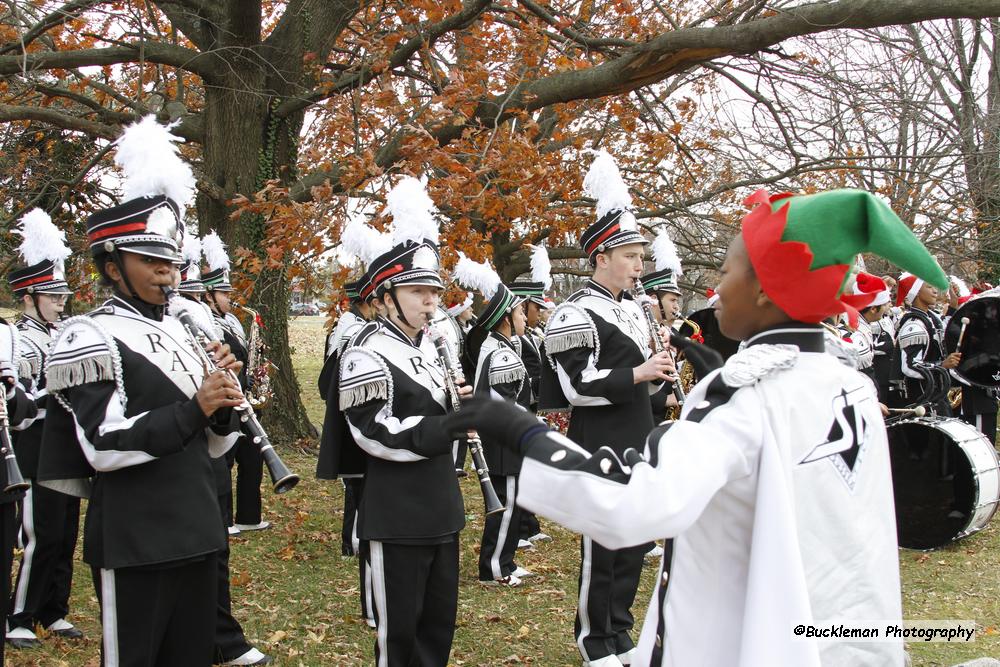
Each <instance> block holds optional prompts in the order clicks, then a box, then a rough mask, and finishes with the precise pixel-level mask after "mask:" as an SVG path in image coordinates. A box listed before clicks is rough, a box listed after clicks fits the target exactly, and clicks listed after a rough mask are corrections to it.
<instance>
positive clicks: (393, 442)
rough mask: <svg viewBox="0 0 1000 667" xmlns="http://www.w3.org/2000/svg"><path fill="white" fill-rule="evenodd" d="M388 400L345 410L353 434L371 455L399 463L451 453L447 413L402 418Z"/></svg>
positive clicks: (360, 445)
mask: <svg viewBox="0 0 1000 667" xmlns="http://www.w3.org/2000/svg"><path fill="white" fill-rule="evenodd" d="M385 406H386V401H385V400H372V401H368V402H367V403H363V404H361V405H356V406H353V407H350V408H347V409H346V410H345V412H344V414H345V416H346V417H347V423H348V425H349V426H350V429H351V434H352V435H353V436H354V440H355V442H357V444H358V446H359V447H361V449H363V450H365V451H366V452H367V453H368V454H370V455H371V456H374V457H376V458H380V459H386V460H388V461H396V462H399V463H405V462H415V461H422V460H424V459H428V458H431V457H433V456H439V455H441V454H446V453H447V454H451V448H452V441H451V438H450V437H449V436H448V433H447V431H445V429H444V428H443V424H442V421H443V420H444V415H431V416H414V417H406V418H404V419H402V420H400V419H398V418H396V417H394V416H392V415H391V414H389V412H388V411H387V410H385Z"/></svg>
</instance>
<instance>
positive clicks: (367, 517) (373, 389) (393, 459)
mask: <svg viewBox="0 0 1000 667" xmlns="http://www.w3.org/2000/svg"><path fill="white" fill-rule="evenodd" d="M338 384H339V394H340V397H339V400H340V408H341V409H342V410H343V411H344V413H345V417H346V418H347V423H348V426H349V428H350V431H351V435H352V436H353V437H354V441H355V442H356V443H357V444H358V446H359V447H360V448H361V449H362V450H364V452H365V453H366V454H367V460H366V462H365V464H366V467H365V493H364V495H363V496H362V499H361V503H360V506H359V507H358V524H357V525H358V529H357V530H358V537H359V538H360V539H362V540H377V541H381V542H403V543H411V544H418V543H419V544H434V543H438V542H444V541H448V540H451V539H453V536H454V535H455V534H456V533H458V531H460V530H461V529H462V527H463V526H464V524H465V509H464V505H463V503H462V495H461V492H460V490H459V486H458V478H457V477H456V476H455V460H454V455H453V451H452V447H453V443H452V439H451V438H450V437H449V435H448V433H447V432H446V431H445V430H444V429H443V427H442V426H443V425H442V421H443V418H444V415H445V413H446V411H447V409H446V407H445V406H447V405H448V404H449V401H448V397H447V395H446V391H445V381H444V371H443V370H442V367H441V365H440V362H439V361H438V358H437V353H436V351H435V348H434V344H433V342H431V340H430V339H429V337H427V336H424V335H423V334H420V335H419V336H418V338H417V341H416V342H414V341H412V340H410V338H409V337H408V336H407V335H406V334H405V333H403V332H402V331H401V330H400V329H399V328H398V327H397V326H396V325H394V324H393V323H392V322H390V321H388V320H386V319H383V318H379V319H378V320H376V321H374V322H369V323H368V324H366V325H365V326H364V327H363V328H362V329H361V331H359V332H358V333H357V335H356V336H355V337H354V338H353V340H352V341H351V345H350V346H349V347H347V348H346V349H345V350H344V354H343V357H342V358H341V360H340V375H339V380H338Z"/></svg>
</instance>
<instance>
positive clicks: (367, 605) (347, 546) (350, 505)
mask: <svg viewBox="0 0 1000 667" xmlns="http://www.w3.org/2000/svg"><path fill="white" fill-rule="evenodd" d="M341 481H343V483H344V523H343V525H342V526H341V528H340V552H341V554H343V555H344V556H357V557H358V590H359V591H361V618H363V619H365V620H366V621H374V620H375V617H374V616H373V615H372V579H371V572H370V571H369V567H370V566H369V564H368V560H367V557H366V556H365V553H366V552H363V551H362V549H361V542H362V540H361V539H360V538H358V531H357V528H358V505H359V504H360V503H361V494H362V493H364V490H365V478H364V477H344V478H342V480H341Z"/></svg>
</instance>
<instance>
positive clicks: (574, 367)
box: [528, 151, 673, 667]
mask: <svg viewBox="0 0 1000 667" xmlns="http://www.w3.org/2000/svg"><path fill="white" fill-rule="evenodd" d="M584 191H585V192H586V193H587V194H590V195H593V196H595V197H596V199H597V217H598V220H597V222H596V223H594V224H593V225H591V226H590V227H588V228H587V230H586V231H585V232H584V233H583V234H582V236H581V238H580V244H581V246H582V247H583V250H584V252H585V253H586V254H587V257H588V259H589V261H590V265H591V266H592V267H593V268H594V273H593V277H592V278H591V279H590V280H589V281H587V284H586V287H584V288H583V289H581V290H579V291H577V292H576V293H574V294H573V295H571V296H570V297H569V298H568V299H567V300H566V302H565V303H563V304H561V305H560V306H559V307H558V308H556V310H555V311H554V312H553V314H552V316H551V317H550V318H549V323H548V326H547V327H546V330H545V352H546V355H547V359H546V361H547V363H545V364H544V365H543V367H542V386H541V388H540V394H541V400H540V405H539V407H540V408H541V409H542V410H545V409H553V408H558V407H561V406H560V403H561V404H562V406H565V405H566V404H567V403H568V404H570V405H572V406H573V411H572V413H571V415H570V419H569V431H568V433H569V437H570V438H573V439H574V440H576V441H577V442H579V443H580V444H581V445H582V446H583V447H584V448H585V449H586V450H588V451H591V452H597V451H598V449H599V448H601V447H604V446H610V447H612V448H613V449H614V451H616V452H618V453H619V454H623V453H624V452H625V450H627V449H629V448H637V447H641V445H642V442H643V441H644V439H645V437H646V435H647V434H648V433H649V432H650V431H651V430H652V428H653V416H652V412H651V409H650V403H649V395H650V394H651V393H653V392H655V391H656V390H657V389H658V388H659V386H660V385H659V383H660V382H661V381H663V380H665V379H666V378H667V377H668V375H669V373H670V372H671V371H672V370H673V362H672V360H671V359H670V355H669V353H668V352H666V351H664V352H661V353H659V354H655V355H653V354H651V350H650V339H651V335H652V332H650V331H649V328H648V326H647V323H646V317H645V315H644V313H643V312H642V309H641V307H640V306H639V305H638V304H637V303H636V302H635V301H633V300H632V299H631V297H630V294H629V290H630V289H631V288H633V287H634V285H635V279H636V278H638V277H639V276H640V275H641V273H642V258H643V245H645V244H646V243H647V241H646V240H645V239H644V238H643V237H642V235H641V234H640V233H639V232H638V230H637V224H636V221H635V217H634V216H633V214H632V213H631V212H630V211H629V208H630V207H631V203H632V200H631V196H630V195H629V193H628V188H627V186H626V185H625V183H624V182H623V181H622V179H621V175H620V174H619V172H618V167H617V165H615V163H614V160H613V159H612V158H611V156H610V155H608V154H607V153H605V152H603V151H601V152H600V153H599V154H598V156H597V157H596V158H595V160H594V163H593V165H592V166H591V168H590V171H589V172H588V174H587V177H586V179H585V180H584ZM547 385H548V387H547ZM560 394H561V396H560ZM560 399H562V400H561V401H560ZM550 401H551V402H550ZM528 509H530V510H532V511H534V508H532V507H530V506H529V507H528ZM650 541H651V540H650ZM652 546H653V545H651V544H649V545H643V544H638V545H637V544H630V545H628V546H626V547H624V548H617V547H616V546H615V545H613V544H608V543H607V542H603V541H602V540H600V539H593V538H592V537H591V536H589V535H584V536H583V537H582V539H581V542H580V588H579V591H580V593H579V604H578V607H577V615H576V623H575V635H576V643H577V647H578V648H579V650H580V653H581V655H582V656H583V659H584V661H585V663H586V664H588V665H590V667H620V666H621V665H623V664H630V663H631V662H632V656H633V655H634V649H635V646H634V644H633V642H632V638H631V637H630V636H629V632H630V631H631V629H632V626H633V624H634V618H633V616H632V612H631V607H632V602H633V601H634V600H635V594H636V590H637V589H638V586H639V576H640V574H641V573H642V563H643V556H644V554H645V553H646V551H648V550H649V549H650V548H651V547H652Z"/></svg>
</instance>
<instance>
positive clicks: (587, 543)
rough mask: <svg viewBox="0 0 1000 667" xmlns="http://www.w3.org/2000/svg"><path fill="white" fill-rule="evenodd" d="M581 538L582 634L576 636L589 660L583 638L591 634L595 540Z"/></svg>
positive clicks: (580, 608) (581, 650) (580, 606)
mask: <svg viewBox="0 0 1000 667" xmlns="http://www.w3.org/2000/svg"><path fill="white" fill-rule="evenodd" d="M580 539H581V540H582V542H581V544H582V545H583V560H582V561H581V562H580V600H579V602H578V603H577V609H576V613H577V615H578V616H579V617H580V636H579V637H577V638H576V645H577V646H578V647H579V649H580V655H582V656H583V659H584V660H586V661H587V662H589V661H590V655H589V654H588V653H587V647H586V646H584V644H583V640H585V639H586V638H587V637H589V636H590V616H588V610H587V599H588V598H589V597H590V577H591V570H592V569H593V567H594V562H593V552H594V542H593V540H591V539H590V538H589V537H586V536H584V535H581V536H580Z"/></svg>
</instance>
